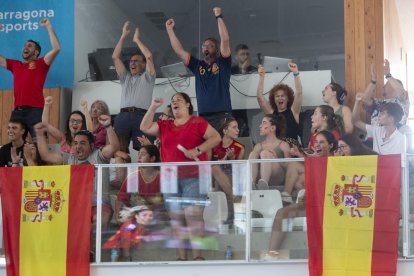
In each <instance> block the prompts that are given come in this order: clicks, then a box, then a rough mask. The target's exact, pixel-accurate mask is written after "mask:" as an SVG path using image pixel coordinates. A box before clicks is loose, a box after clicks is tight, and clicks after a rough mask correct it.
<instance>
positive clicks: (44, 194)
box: [22, 180, 65, 222]
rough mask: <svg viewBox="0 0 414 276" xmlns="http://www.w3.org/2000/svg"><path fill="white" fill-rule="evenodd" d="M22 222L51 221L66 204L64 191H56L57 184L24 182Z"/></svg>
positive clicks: (41, 181)
mask: <svg viewBox="0 0 414 276" xmlns="http://www.w3.org/2000/svg"><path fill="white" fill-rule="evenodd" d="M24 187H25V188H26V190H25V191H24V195H23V209H24V212H23V214H22V222H42V221H51V220H52V219H53V215H55V214H58V213H60V212H61V211H62V207H63V204H64V202H65V200H64V197H63V191H62V190H60V189H55V188H54V187H55V182H54V181H52V182H50V183H48V182H44V181H43V180H33V181H31V182H29V181H26V180H25V181H24Z"/></svg>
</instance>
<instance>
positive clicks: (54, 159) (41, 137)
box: [34, 123, 63, 165]
mask: <svg viewBox="0 0 414 276" xmlns="http://www.w3.org/2000/svg"><path fill="white" fill-rule="evenodd" d="M34 128H35V131H36V142H37V149H38V150H39V154H40V157H41V158H42V160H43V161H45V162H47V163H49V164H54V165H62V164H63V158H62V155H61V154H60V153H56V152H50V151H49V149H48V147H47V143H46V138H45V132H46V130H47V124H44V123H38V124H36V125H35V126H34Z"/></svg>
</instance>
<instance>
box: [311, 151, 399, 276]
mask: <svg viewBox="0 0 414 276" xmlns="http://www.w3.org/2000/svg"><path fill="white" fill-rule="evenodd" d="M400 180H401V157H400V155H370V156H349V157H328V158H323V157H321V158H306V159H305V183H306V216H307V224H308V247H309V275H310V276H320V275H324V276H327V275H329V276H330V275H332V276H342V275H344V276H345V275H357V276H365V275H377V276H391V275H396V270H397V257H398V222H399V217H400Z"/></svg>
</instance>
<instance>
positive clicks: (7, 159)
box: [0, 143, 24, 167]
mask: <svg viewBox="0 0 414 276" xmlns="http://www.w3.org/2000/svg"><path fill="white" fill-rule="evenodd" d="M12 146H13V145H12V143H8V144H6V145H3V146H2V147H1V148H0V167H12V158H11V148H12ZM23 146H24V145H22V146H21V147H18V148H17V155H19V153H20V156H21V159H20V163H21V162H23ZM20 165H23V163H22V164H20Z"/></svg>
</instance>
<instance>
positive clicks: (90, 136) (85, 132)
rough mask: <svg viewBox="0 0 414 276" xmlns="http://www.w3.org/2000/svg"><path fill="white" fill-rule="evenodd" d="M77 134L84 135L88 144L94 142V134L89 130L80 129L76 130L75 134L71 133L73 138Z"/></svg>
mask: <svg viewBox="0 0 414 276" xmlns="http://www.w3.org/2000/svg"><path fill="white" fill-rule="evenodd" d="M78 135H83V136H86V138H88V142H89V144H93V143H94V142H95V136H94V135H93V133H92V132H90V131H89V130H80V131H78V132H76V133H75V135H73V138H75V137H76V136H78Z"/></svg>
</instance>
